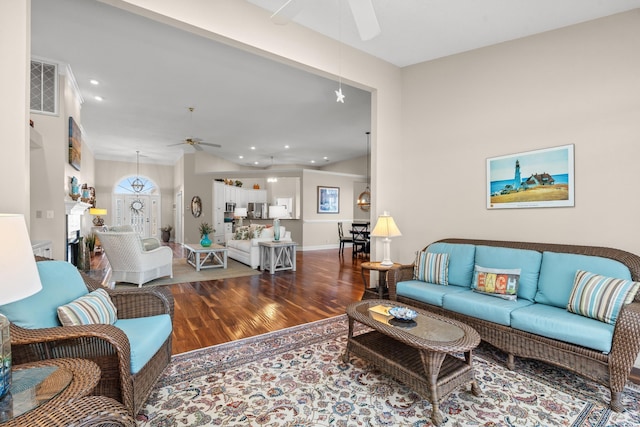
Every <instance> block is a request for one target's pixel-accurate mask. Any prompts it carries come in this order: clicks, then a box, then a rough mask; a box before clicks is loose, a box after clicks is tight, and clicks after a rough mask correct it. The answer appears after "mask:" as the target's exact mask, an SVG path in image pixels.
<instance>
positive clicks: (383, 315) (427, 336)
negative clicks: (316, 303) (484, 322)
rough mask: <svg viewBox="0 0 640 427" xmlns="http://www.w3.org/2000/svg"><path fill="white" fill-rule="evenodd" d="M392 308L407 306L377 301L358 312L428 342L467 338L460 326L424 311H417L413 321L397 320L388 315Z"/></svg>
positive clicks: (358, 308)
mask: <svg viewBox="0 0 640 427" xmlns="http://www.w3.org/2000/svg"><path fill="white" fill-rule="evenodd" d="M392 307H406V305H402V304H398V303H395V302H391V301H385V302H381V301H376V302H375V303H371V304H366V303H365V304H360V305H358V306H357V307H356V311H358V312H359V313H360V314H361V315H363V316H368V317H370V318H371V319H373V320H376V321H378V322H381V323H384V324H386V325H390V326H392V327H394V328H398V329H401V330H403V331H404V332H406V333H408V334H411V335H414V336H416V337H419V338H421V339H424V340H428V341H436V342H451V341H457V340H459V339H461V338H463V337H464V336H465V331H464V330H463V329H462V328H460V327H459V326H457V325H455V324H452V323H450V322H448V321H447V320H446V319H443V318H441V317H440V316H438V315H435V314H433V315H431V314H429V313H425V312H424V311H417V316H416V318H415V319H413V320H409V321H405V320H399V319H396V318H394V317H393V316H392V315H390V314H389V313H388V311H389V309H390V308H392Z"/></svg>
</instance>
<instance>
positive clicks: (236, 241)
mask: <svg viewBox="0 0 640 427" xmlns="http://www.w3.org/2000/svg"><path fill="white" fill-rule="evenodd" d="M225 237H226V242H227V256H228V257H229V258H231V259H235V260H236V261H239V262H241V263H243V264H247V265H248V266H250V267H251V268H258V267H259V266H260V247H259V245H258V243H259V242H270V241H272V240H273V227H272V226H271V225H267V226H265V225H258V224H251V225H250V226H245V227H238V228H237V229H236V231H235V232H234V233H229V234H227V235H226V236H225ZM280 241H284V242H290V241H291V232H290V231H287V230H286V229H285V227H283V226H280Z"/></svg>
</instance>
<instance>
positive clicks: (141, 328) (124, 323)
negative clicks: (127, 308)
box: [114, 314, 172, 374]
mask: <svg viewBox="0 0 640 427" xmlns="http://www.w3.org/2000/svg"><path fill="white" fill-rule="evenodd" d="M114 326H116V327H117V328H120V329H122V331H123V332H124V333H125V334H126V335H127V338H129V345H130V347H131V373H132V374H136V373H138V372H139V371H140V369H142V368H143V367H144V366H145V365H146V364H147V362H148V361H149V360H151V358H152V357H153V355H154V354H156V352H157V351H158V349H159V348H160V346H161V345H162V344H163V343H164V342H165V341H166V340H167V338H169V335H171V328H172V326H171V316H169V315H168V314H160V315H158V316H149V317H136V318H133V319H118V320H117V321H116V323H114Z"/></svg>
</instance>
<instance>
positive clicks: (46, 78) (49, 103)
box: [31, 60, 58, 114]
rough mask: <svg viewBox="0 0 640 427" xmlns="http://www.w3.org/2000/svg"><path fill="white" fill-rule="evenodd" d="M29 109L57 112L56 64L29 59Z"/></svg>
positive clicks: (50, 112) (48, 112)
mask: <svg viewBox="0 0 640 427" xmlns="http://www.w3.org/2000/svg"><path fill="white" fill-rule="evenodd" d="M31 111H32V112H38V113H45V114H57V113H58V66H57V65H56V64H48V63H46V62H42V61H38V60H31Z"/></svg>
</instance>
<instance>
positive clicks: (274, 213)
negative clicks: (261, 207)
mask: <svg viewBox="0 0 640 427" xmlns="http://www.w3.org/2000/svg"><path fill="white" fill-rule="evenodd" d="M287 215H288V212H287V207H286V206H281V205H271V206H269V218H271V219H273V240H275V241H276V242H277V241H279V240H280V218H285V217H287Z"/></svg>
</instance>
